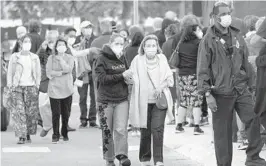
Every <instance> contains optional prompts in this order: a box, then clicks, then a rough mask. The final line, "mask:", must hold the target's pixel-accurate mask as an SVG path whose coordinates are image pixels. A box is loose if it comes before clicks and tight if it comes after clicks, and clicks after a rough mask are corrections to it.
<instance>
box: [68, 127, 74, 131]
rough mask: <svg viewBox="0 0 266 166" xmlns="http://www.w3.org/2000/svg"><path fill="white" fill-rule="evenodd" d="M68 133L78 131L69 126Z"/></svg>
mask: <svg viewBox="0 0 266 166" xmlns="http://www.w3.org/2000/svg"><path fill="white" fill-rule="evenodd" d="M67 131H76V129H73V128H71V127H69V126H67Z"/></svg>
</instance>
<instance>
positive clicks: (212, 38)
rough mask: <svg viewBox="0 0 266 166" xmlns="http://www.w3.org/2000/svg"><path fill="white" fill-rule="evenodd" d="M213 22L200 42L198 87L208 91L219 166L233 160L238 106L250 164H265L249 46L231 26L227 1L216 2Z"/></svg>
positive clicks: (227, 164) (229, 164)
mask: <svg viewBox="0 0 266 166" xmlns="http://www.w3.org/2000/svg"><path fill="white" fill-rule="evenodd" d="M212 16H213V17H214V22H215V24H214V25H213V26H211V27H210V28H209V29H208V30H207V33H206V35H205V36H204V38H203V40H202V41H201V43H200V46H199V54H198V56H199V57H198V64H197V67H198V69H197V77H198V89H199V92H200V93H201V94H205V96H206V100H207V103H208V106H209V107H210V109H211V110H212V112H213V113H212V117H213V130H214V145H215V154H216V159H217V166H231V164H232V119H233V111H234V110H236V112H237V113H238V115H239V117H240V119H241V120H242V122H244V123H245V125H246V130H247V137H248V142H249V145H248V148H247V150H246V154H247V158H246V163H245V165H247V166H265V165H266V162H265V160H264V159H262V158H260V156H259V153H260V152H261V149H262V147H263V143H262V141H261V137H260V130H259V129H260V122H259V117H258V116H257V115H256V114H255V112H254V101H253V100H252V94H251V92H250V91H254V90H255V87H254V86H252V78H251V77H250V73H251V71H250V68H249V63H248V48H247V46H246V43H245V41H244V39H243V37H242V36H241V35H240V33H239V30H238V29H236V28H234V27H232V26H230V25H231V22H232V17H231V10H230V8H229V7H228V5H227V4H225V3H223V2H218V3H216V4H215V6H214V8H213V11H212Z"/></svg>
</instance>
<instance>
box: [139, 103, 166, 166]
mask: <svg viewBox="0 0 266 166" xmlns="http://www.w3.org/2000/svg"><path fill="white" fill-rule="evenodd" d="M165 116H166V110H159V109H158V108H157V107H156V105H155V104H149V105H148V117H147V129H146V128H141V129H140V132H141V138H140V150H139V160H140V161H141V162H144V161H150V160H151V135H152V136H153V159H154V163H155V164H156V162H163V136H164V122H165Z"/></svg>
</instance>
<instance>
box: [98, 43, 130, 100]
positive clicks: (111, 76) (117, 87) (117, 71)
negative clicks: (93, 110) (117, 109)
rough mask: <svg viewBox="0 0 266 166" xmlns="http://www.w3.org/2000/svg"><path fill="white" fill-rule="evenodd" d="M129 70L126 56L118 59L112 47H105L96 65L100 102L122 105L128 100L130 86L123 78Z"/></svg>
mask: <svg viewBox="0 0 266 166" xmlns="http://www.w3.org/2000/svg"><path fill="white" fill-rule="evenodd" d="M127 68H128V66H127V63H126V60H125V57H124V56H122V57H121V58H120V59H118V58H117V57H116V55H115V54H114V53H113V51H112V50H111V48H110V46H108V45H104V46H103V49H102V50H101V52H100V56H99V57H98V58H97V60H96V65H95V76H96V83H97V84H96V88H97V92H98V94H97V101H98V102H100V103H120V102H123V101H125V100H127V99H128V86H127V84H126V83H125V80H124V77H123V72H124V71H126V70H127Z"/></svg>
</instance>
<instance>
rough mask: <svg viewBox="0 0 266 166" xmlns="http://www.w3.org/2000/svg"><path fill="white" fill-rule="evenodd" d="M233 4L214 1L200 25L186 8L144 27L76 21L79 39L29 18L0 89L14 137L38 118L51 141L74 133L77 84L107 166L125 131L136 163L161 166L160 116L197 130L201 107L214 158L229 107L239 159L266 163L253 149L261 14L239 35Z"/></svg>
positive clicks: (250, 165) (26, 132)
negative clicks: (43, 28)
mask: <svg viewBox="0 0 266 166" xmlns="http://www.w3.org/2000/svg"><path fill="white" fill-rule="evenodd" d="M232 10H233V9H232V7H231V6H230V4H227V3H225V2H217V3H216V4H215V5H214V7H213V10H212V12H211V14H210V18H211V20H210V25H209V26H208V27H203V26H202V24H201V23H200V20H199V19H198V18H197V17H196V16H194V15H186V16H184V17H183V18H182V19H180V20H178V19H177V17H176V14H175V13H173V12H167V13H166V15H165V18H164V19H162V18H156V19H155V20H154V28H153V29H152V30H150V29H149V30H145V29H143V28H142V27H141V26H139V25H132V26H131V27H130V28H129V29H117V28H116V23H115V22H114V21H112V22H110V21H109V20H106V19H104V20H102V21H101V22H100V29H101V35H99V36H97V37H96V36H95V35H94V25H93V24H92V23H91V22H90V21H83V22H82V23H81V24H80V31H81V35H80V36H76V33H77V30H76V29H75V28H73V27H69V28H66V29H65V31H64V35H60V34H59V32H58V31H57V30H50V31H49V32H48V33H47V35H46V37H45V39H42V37H41V36H40V35H39V31H40V24H39V23H38V22H37V21H31V22H30V25H29V30H28V32H29V33H27V29H26V27H24V26H20V27H18V28H17V38H18V40H17V42H16V45H15V47H14V49H13V52H12V53H13V54H12V56H11V58H10V59H9V60H8V61H9V62H8V67H7V87H6V88H5V89H4V94H5V96H4V100H5V102H4V106H5V107H6V108H7V109H8V110H10V112H11V119H12V122H13V123H12V124H13V129H14V131H15V135H16V137H18V144H25V143H27V142H31V137H30V135H35V134H36V131H37V125H38V124H39V125H41V126H42V131H41V133H40V136H41V137H45V136H46V135H47V134H48V132H49V131H50V130H51V129H52V130H53V135H52V143H58V141H59V140H60V137H63V141H68V140H69V137H68V132H69V131H75V130H76V129H74V128H72V127H69V125H68V122H69V117H70V116H71V105H72V96H73V93H74V87H75V86H77V87H78V93H79V107H80V128H81V129H83V128H86V127H88V125H89V126H90V127H95V128H100V129H101V130H102V143H103V145H102V147H103V148H102V151H103V158H104V160H106V166H115V163H114V160H115V159H117V160H119V162H120V164H121V165H122V166H130V165H131V161H130V159H129V156H128V132H129V131H132V134H134V135H140V145H139V146H140V150H139V161H140V162H141V164H142V165H143V166H149V165H151V161H150V160H151V158H152V157H153V160H154V164H155V165H156V166H163V165H164V164H163V162H164V160H163V140H164V139H163V138H164V128H165V119H166V117H168V119H169V122H168V123H167V124H168V125H176V129H175V131H176V133H182V132H184V131H185V130H184V126H186V125H189V127H194V133H193V134H194V135H201V134H204V131H203V130H202V128H201V126H202V125H207V124H209V122H208V107H209V108H210V110H211V112H212V127H213V139H214V146H215V154H216V159H217V165H218V166H231V163H232V142H233V140H232V139H233V136H232V134H233V133H232V123H233V117H234V114H236V121H237V126H238V133H239V134H238V141H239V142H240V143H241V144H240V146H239V149H245V150H246V153H247V158H246V163H245V164H246V165H247V166H254V165H256V166H265V165H266V162H265V160H264V159H262V158H260V156H259V153H260V152H261V149H262V147H263V145H264V143H263V142H262V139H261V135H265V133H266V132H265V129H266V124H265V123H266V119H265V118H266V104H265V103H266V101H265V93H266V88H265V86H266V84H265V80H266V78H265V74H264V73H265V66H266V63H265V62H266V60H265V56H266V19H265V17H261V18H260V17H257V16H253V15H249V16H246V17H245V18H244V19H243V24H244V25H245V27H247V29H248V32H242V30H240V28H239V26H238V25H237V23H236V21H235V20H237V18H234V17H233V16H231V13H232ZM147 31H148V32H147ZM3 59H4V58H3ZM3 62H6V60H5V59H4V60H3ZM88 91H89V93H88ZM88 95H89V98H90V107H89V111H88V106H87V99H88ZM40 101H41V102H40ZM97 114H98V117H99V119H98V120H99V122H100V126H98V125H97V123H96V115H97ZM60 115H61V121H62V122H61V123H62V125H61V132H60V131H59V130H60ZM187 121H188V122H187ZM151 139H153V140H151ZM151 145H153V148H151ZM151 149H152V150H153V151H151Z"/></svg>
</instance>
